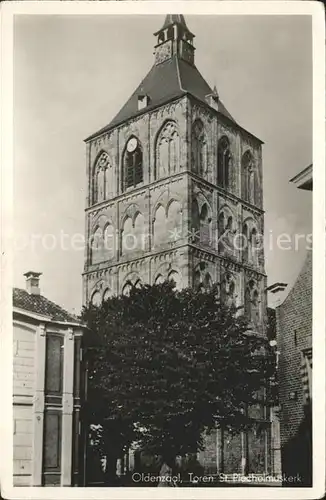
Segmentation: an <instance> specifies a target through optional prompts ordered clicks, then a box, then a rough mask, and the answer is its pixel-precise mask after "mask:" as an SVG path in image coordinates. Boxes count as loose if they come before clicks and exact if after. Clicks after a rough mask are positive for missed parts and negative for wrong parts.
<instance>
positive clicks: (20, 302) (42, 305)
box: [13, 288, 82, 325]
mask: <svg viewBox="0 0 326 500" xmlns="http://www.w3.org/2000/svg"><path fill="white" fill-rule="evenodd" d="M13 307H16V308H18V309H23V310H24V311H26V312H30V313H35V314H40V315H42V316H48V317H49V320H50V321H54V322H56V321H60V322H65V323H68V324H69V323H70V324H80V325H81V324H82V323H81V322H80V320H79V319H78V318H77V317H76V316H74V315H73V314H70V313H68V312H67V311H66V310H65V309H63V308H62V307H60V306H59V305H58V304H55V302H52V301H51V300H49V299H47V298H46V297H44V296H43V295H32V294H29V293H28V292H27V291H26V290H23V289H22V288H14V289H13Z"/></svg>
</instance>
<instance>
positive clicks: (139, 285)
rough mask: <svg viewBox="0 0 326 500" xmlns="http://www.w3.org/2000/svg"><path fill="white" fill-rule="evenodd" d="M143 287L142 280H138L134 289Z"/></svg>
mask: <svg viewBox="0 0 326 500" xmlns="http://www.w3.org/2000/svg"><path fill="white" fill-rule="evenodd" d="M141 286H142V281H141V279H140V278H138V280H136V281H135V284H134V287H135V288H141Z"/></svg>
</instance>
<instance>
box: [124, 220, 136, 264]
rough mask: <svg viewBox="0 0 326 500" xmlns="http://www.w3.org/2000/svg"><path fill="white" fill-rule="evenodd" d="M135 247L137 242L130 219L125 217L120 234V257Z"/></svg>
mask: <svg viewBox="0 0 326 500" xmlns="http://www.w3.org/2000/svg"><path fill="white" fill-rule="evenodd" d="M136 246H137V241H136V238H135V235H134V228H133V226H132V220H131V217H127V218H126V220H125V221H124V224H123V227H122V234H121V253H122V255H125V254H127V253H128V252H133V251H134V250H135V248H136Z"/></svg>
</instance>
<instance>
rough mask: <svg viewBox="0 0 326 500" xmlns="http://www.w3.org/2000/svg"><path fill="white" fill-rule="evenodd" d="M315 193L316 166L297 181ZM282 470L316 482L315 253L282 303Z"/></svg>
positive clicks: (279, 322)
mask: <svg viewBox="0 0 326 500" xmlns="http://www.w3.org/2000/svg"><path fill="white" fill-rule="evenodd" d="M291 182H293V183H294V184H295V185H296V186H297V187H298V188H299V189H304V190H309V191H312V165H309V166H308V167H306V168H305V169H304V170H303V171H301V172H300V173H299V174H298V175H296V176H295V177H294V178H293V179H291ZM276 330H277V347H278V351H279V362H278V379H279V402H280V423H281V427H280V430H281V455H282V473H283V475H285V476H297V475H299V477H300V480H299V481H298V483H297V484H295V485H294V484H293V483H292V484H289V486H311V484H312V444H311V442H312V422H311V414H312V413H311V412H312V387H311V385H312V252H311V250H309V249H308V250H307V255H306V258H305V261H304V264H303V266H302V269H301V271H300V273H299V276H298V277H297V279H296V281H295V283H294V285H293V287H292V289H291V290H290V291H289V293H288V295H287V297H286V298H285V299H284V300H283V301H282V303H281V304H280V305H279V306H278V307H276Z"/></svg>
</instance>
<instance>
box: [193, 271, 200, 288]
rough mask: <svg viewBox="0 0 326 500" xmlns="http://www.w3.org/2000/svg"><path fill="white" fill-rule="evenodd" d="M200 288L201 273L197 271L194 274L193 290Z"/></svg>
mask: <svg viewBox="0 0 326 500" xmlns="http://www.w3.org/2000/svg"><path fill="white" fill-rule="evenodd" d="M200 287H201V272H200V271H199V270H198V269H197V271H195V272H194V288H195V289H196V290H199V288H200Z"/></svg>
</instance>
